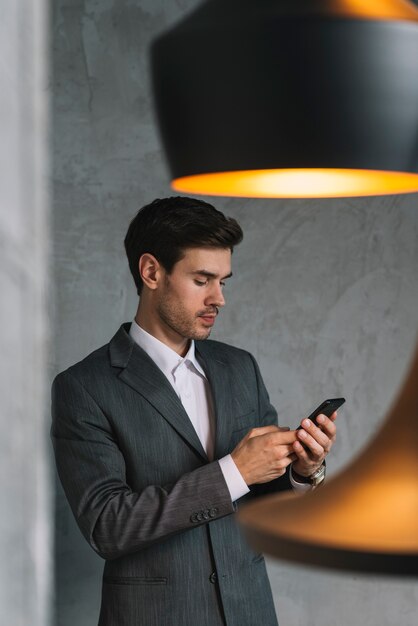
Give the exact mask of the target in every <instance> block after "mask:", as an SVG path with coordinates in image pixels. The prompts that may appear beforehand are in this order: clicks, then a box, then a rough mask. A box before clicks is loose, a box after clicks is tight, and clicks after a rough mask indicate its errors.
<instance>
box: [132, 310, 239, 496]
mask: <svg viewBox="0 0 418 626" xmlns="http://www.w3.org/2000/svg"><path fill="white" fill-rule="evenodd" d="M129 334H130V336H131V337H132V339H133V340H134V341H135V343H137V344H138V345H139V346H140V347H141V348H142V349H143V350H144V351H145V352H146V353H147V354H148V356H149V357H150V358H151V359H152V360H153V361H154V363H155V364H156V366H157V367H158V368H159V369H160V370H161V371H162V373H163V374H164V376H165V377H166V378H167V380H168V382H169V383H170V384H171V385H172V387H173V389H174V391H175V392H176V394H177V395H178V397H179V398H180V401H181V403H182V405H183V407H184V409H185V411H186V413H187V415H188V416H189V418H190V421H191V422H192V424H193V427H194V429H195V431H196V433H197V436H198V437H199V439H200V442H201V444H202V446H203V449H204V450H205V452H206V454H207V456H208V459H209V460H210V461H212V460H213V455H214V444H215V426H216V424H215V411H214V406H213V399H212V393H211V389H210V385H209V381H208V379H207V378H206V374H205V372H204V371H203V369H202V366H201V365H200V363H199V361H198V360H197V359H196V355H195V345H194V341H191V342H190V348H189V350H188V352H187V354H186V356H184V357H181V356H180V355H178V354H177V352H175V351H174V350H172V349H171V348H169V347H168V346H167V345H166V344H165V343H162V342H161V341H159V340H158V339H156V337H154V336H153V335H150V334H149V333H147V332H146V331H145V330H144V329H143V328H141V327H140V326H138V324H137V323H136V322H135V320H134V321H133V322H132V324H131V328H130V331H129ZM218 463H219V465H220V468H221V471H222V474H223V475H224V478H225V482H226V484H227V487H228V490H229V493H230V495H231V500H232V502H235V500H238V498H241V497H242V496H243V495H245V494H246V493H248V492H249V488H248V485H247V483H246V482H245V480H244V479H243V477H242V476H241V474H240V472H239V470H238V468H237V466H236V465H235V463H234V460H233V459H232V457H231V455H230V454H228V455H227V456H225V457H223V458H222V459H219V460H218Z"/></svg>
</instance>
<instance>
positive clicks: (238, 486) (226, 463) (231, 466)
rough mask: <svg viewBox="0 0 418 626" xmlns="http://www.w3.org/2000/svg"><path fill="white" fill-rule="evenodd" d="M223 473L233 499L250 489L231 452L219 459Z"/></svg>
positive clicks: (243, 494)
mask: <svg viewBox="0 0 418 626" xmlns="http://www.w3.org/2000/svg"><path fill="white" fill-rule="evenodd" d="M218 463H219V465H220V468H221V471H222V474H223V475H224V478H225V482H226V486H227V487H228V490H229V493H230V496H231V500H232V502H235V500H238V499H239V498H242V496H245V494H246V493H248V492H249V491H250V489H249V487H248V485H247V483H246V482H245V480H244V479H243V477H242V476H241V473H240V471H239V469H238V468H237V466H236V465H235V462H234V460H233V458H232V456H231V455H230V454H228V455H227V456H224V457H223V458H222V459H219V461H218Z"/></svg>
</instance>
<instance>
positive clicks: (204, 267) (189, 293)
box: [156, 248, 231, 341]
mask: <svg viewBox="0 0 418 626" xmlns="http://www.w3.org/2000/svg"><path fill="white" fill-rule="evenodd" d="M230 276H231V251H230V250H229V249H224V248H188V249H186V250H185V251H184V257H183V258H182V259H181V260H180V261H178V262H177V263H176V264H175V265H174V267H173V269H172V271H171V273H170V274H167V273H166V272H165V271H163V276H162V278H163V280H162V281H161V284H160V286H159V288H158V290H157V293H156V295H157V298H156V313H157V316H158V317H159V323H160V324H161V325H162V326H163V327H164V331H165V332H166V333H168V334H170V335H171V336H172V338H173V339H175V340H177V341H178V340H181V339H207V337H209V335H210V331H211V329H212V327H213V325H214V323H215V319H216V315H217V313H218V309H219V308H220V307H222V306H224V304H225V299H224V296H223V293H222V290H223V287H224V284H225V280H226V279H227V278H229V277H230Z"/></svg>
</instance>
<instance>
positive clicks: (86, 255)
mask: <svg viewBox="0 0 418 626" xmlns="http://www.w3.org/2000/svg"><path fill="white" fill-rule="evenodd" d="M197 3H198V2H197V0H177V1H175V0H167V1H165V0H86V1H82V0H55V2H54V3H53V6H54V16H53V61H54V78H53V88H52V89H53V105H54V106H53V110H54V135H53V139H54V220H55V224H54V242H55V244H54V245H55V250H54V269H55V285H56V328H55V337H56V340H55V364H54V371H58V370H61V369H63V368H64V367H66V366H68V365H70V364H71V363H73V362H74V361H76V360H78V359H80V358H81V357H82V356H84V355H85V354H86V353H87V352H89V351H91V350H92V349H94V348H96V347H97V346H99V345H101V344H103V343H105V342H106V341H108V339H109V338H110V337H111V336H112V335H113V333H114V332H115V331H116V329H117V328H118V327H119V325H120V323H121V322H122V321H126V320H130V319H132V317H133V315H134V313H135V309H136V304H137V302H136V296H135V290H134V287H133V284H132V282H131V279H130V276H129V272H128V269H127V263H126V261H125V258H124V252H123V243H122V242H123V237H124V234H125V231H126V228H127V225H128V222H129V220H130V218H131V217H132V216H133V214H134V213H135V212H136V210H137V208H138V207H139V206H142V205H143V204H144V203H146V202H148V201H150V200H152V199H153V198H155V197H161V196H165V195H168V194H170V193H171V192H170V189H169V186H168V182H167V181H168V178H167V172H166V169H165V164H164V159H163V155H162V152H161V148H160V144H159V140H158V135H157V132H156V128H155V123H154V119H153V115H152V107H151V100H150V87H149V73H148V47H149V43H150V41H151V40H152V39H153V38H154V36H155V35H156V33H158V32H160V31H161V30H163V29H165V28H166V27H167V26H169V25H171V24H172V23H173V22H174V21H175V20H176V19H178V18H179V17H181V16H182V15H183V14H184V13H185V12H186V11H187V10H189V9H191V8H193V7H194V6H196V5H197ZM215 205H216V206H218V207H219V208H220V209H221V210H224V211H225V212H226V213H227V214H228V215H232V216H234V217H236V218H237V219H238V220H239V221H240V222H241V224H242V226H243V228H244V231H245V240H244V242H243V244H242V245H241V246H240V247H239V248H238V249H237V250H236V252H235V254H234V260H233V264H234V268H233V269H234V278H233V279H232V281H230V284H229V285H228V288H227V299H228V304H227V307H226V308H225V309H224V311H223V312H222V314H221V316H220V318H219V320H218V323H217V329H216V332H214V335H213V336H214V337H216V338H218V339H221V340H225V341H228V342H230V343H233V344H235V345H238V346H242V347H244V348H247V349H249V350H250V351H252V352H253V353H254V354H255V356H256V358H257V359H258V361H259V363H260V366H261V369H262V372H263V374H264V377H265V381H266V384H267V387H268V389H269V391H270V394H271V397H272V399H273V401H274V404H275V405H276V407H277V409H278V412H279V415H280V419H281V421H282V423H287V424H289V425H291V426H294V425H296V424H297V423H298V421H299V419H300V417H301V416H303V415H305V414H306V413H307V412H308V411H310V410H311V409H313V408H314V406H315V405H316V404H317V403H319V402H320V401H321V400H323V399H324V398H325V397H329V396H333V395H339V394H344V395H345V396H346V398H347V400H348V402H347V405H346V407H345V408H344V409H343V410H341V414H340V428H339V440H338V443H337V444H336V446H335V448H334V452H333V455H332V458H331V459H330V461H329V470H330V473H332V472H335V471H337V470H338V469H339V468H340V467H342V466H343V465H344V464H345V463H346V462H347V461H348V460H349V459H351V458H352V456H353V454H355V453H356V452H358V451H359V450H360V448H361V447H362V446H363V445H364V443H365V442H366V441H367V440H368V439H369V437H370V436H371V435H372V433H374V432H375V430H376V428H377V427H378V425H379V423H380V422H381V420H382V418H383V416H384V414H385V412H386V410H387V408H388V406H389V404H390V402H391V400H392V397H393V395H394V393H395V391H396V389H397V387H398V385H399V382H400V380H401V378H402V375H403V373H404V370H405V367H406V364H407V360H408V359H409V357H410V355H411V353H412V349H413V344H414V342H415V338H416V331H417V314H416V312H417V308H418V307H417V304H418V281H417V269H418V243H417V242H418V210H417V196H404V197H401V196H398V197H386V198H371V199H344V200H325V201H322V200H304V201H296V200H293V201H285V200H280V201H253V200H251V201H250V200H237V199H229V200H228V199H216V200H215ZM390 463H391V456H390V450H388V471H390ZM56 554H57V566H56V580H57V620H56V623H57V626H73V625H74V624H75V623H77V624H78V625H79V626H91V625H93V624H95V623H96V621H95V620H96V619H97V610H98V605H99V592H100V571H101V567H102V564H101V562H100V559H99V558H98V557H96V556H95V555H94V553H93V552H92V551H91V549H90V548H89V547H88V546H87V544H85V543H84V540H83V539H82V538H81V535H80V533H79V531H78V530H77V529H76V527H75V523H74V521H73V519H72V517H71V514H70V513H69V510H68V507H67V504H66V502H65V499H64V498H63V495H62V493H61V490H60V488H59V487H58V495H57V511H56ZM270 574H271V581H272V587H273V591H274V595H275V600H276V602H277V608H278V615H279V619H280V623H281V626H299V625H301V626H302V625H304V626H307V625H308V626H317V625H318V626H334V624H338V625H339V626H354V625H357V624H358V623H359V622H360V623H361V624H362V626H368V625H372V624H373V625H377V624H378V625H379V626H392V625H393V624H395V623H396V624H400V625H401V626H410V625H411V626H412V624H413V623H414V624H415V619H414V618H416V606H417V601H418V591H417V589H416V584H414V583H413V582H412V581H403V582H400V581H398V580H392V579H378V578H375V577H362V576H355V575H352V574H334V573H329V572H322V571H319V570H313V569H308V568H302V567H295V566H290V565H287V564H285V563H282V562H278V561H274V562H270ZM359 616H360V617H359Z"/></svg>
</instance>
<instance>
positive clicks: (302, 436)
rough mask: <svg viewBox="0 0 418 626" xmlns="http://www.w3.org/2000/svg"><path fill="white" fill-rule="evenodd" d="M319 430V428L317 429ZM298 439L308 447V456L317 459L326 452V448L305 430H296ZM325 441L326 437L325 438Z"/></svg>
mask: <svg viewBox="0 0 418 626" xmlns="http://www.w3.org/2000/svg"><path fill="white" fill-rule="evenodd" d="M318 430H319V429H318ZM298 439H299V440H300V442H301V443H303V445H304V446H305V447H307V448H308V454H309V456H310V458H314V459H315V460H316V459H319V458H321V457H322V456H324V455H325V454H326V448H325V447H324V446H322V445H321V444H320V443H319V442H318V441H317V440H316V439H315V438H314V437H313V436H312V435H311V434H310V433H308V432H307V431H306V430H303V429H302V430H300V431H298ZM327 441H329V440H328V438H327Z"/></svg>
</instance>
